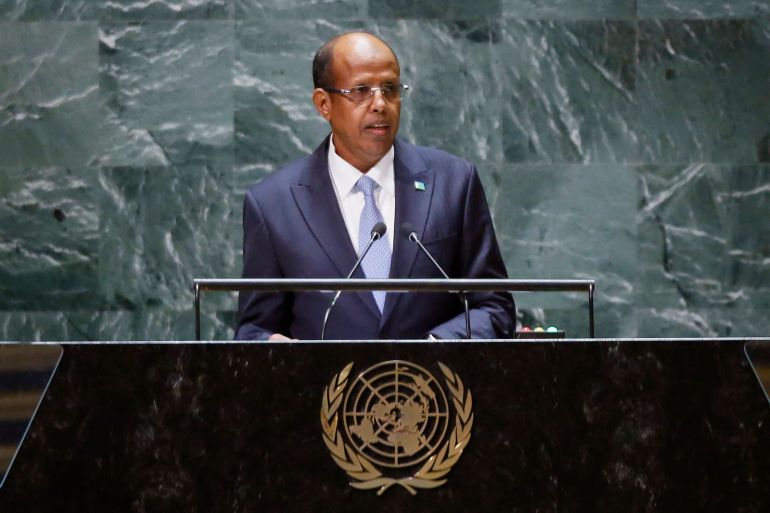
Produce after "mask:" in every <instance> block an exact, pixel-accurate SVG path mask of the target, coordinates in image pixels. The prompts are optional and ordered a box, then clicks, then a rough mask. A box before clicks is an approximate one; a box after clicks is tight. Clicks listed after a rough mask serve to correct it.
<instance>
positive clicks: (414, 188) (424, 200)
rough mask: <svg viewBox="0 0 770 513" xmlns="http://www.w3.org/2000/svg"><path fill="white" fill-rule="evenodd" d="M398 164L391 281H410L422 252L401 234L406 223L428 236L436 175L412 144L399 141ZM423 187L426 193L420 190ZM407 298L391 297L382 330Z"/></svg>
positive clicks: (383, 319)
mask: <svg viewBox="0 0 770 513" xmlns="http://www.w3.org/2000/svg"><path fill="white" fill-rule="evenodd" d="M394 145H395V148H396V151H395V160H394V163H393V168H394V173H395V185H396V215H395V226H394V227H393V228H392V230H391V234H392V236H393V237H394V244H393V257H392V258H391V265H390V277H391V278H408V277H409V275H410V273H411V271H412V267H413V266H414V261H415V259H416V258H417V252H418V250H419V248H418V247H417V244H415V243H413V242H410V241H409V240H407V238H406V237H405V236H404V235H403V234H402V233H401V231H400V227H401V225H402V224H404V223H411V224H412V225H413V226H414V228H415V230H416V231H417V233H418V235H420V236H422V234H423V233H425V226H426V224H427V222H428V213H429V212H430V206H431V201H432V198H433V189H434V187H433V186H434V183H435V182H434V179H435V173H434V171H433V170H432V169H428V168H427V167H426V165H425V162H424V161H423V160H422V159H421V158H420V156H419V155H418V154H417V152H416V151H415V150H414V148H413V147H412V146H410V145H409V144H406V143H403V142H401V141H399V140H398V139H396V141H395V143H394ZM421 184H422V185H424V187H425V190H421ZM403 295H404V294H388V295H387V296H386V300H385V308H384V311H383V316H382V323H381V326H382V325H384V324H385V322H386V321H387V320H388V317H389V316H390V314H391V313H392V312H393V310H394V309H395V307H396V305H397V304H398V301H399V300H400V298H401V296H403Z"/></svg>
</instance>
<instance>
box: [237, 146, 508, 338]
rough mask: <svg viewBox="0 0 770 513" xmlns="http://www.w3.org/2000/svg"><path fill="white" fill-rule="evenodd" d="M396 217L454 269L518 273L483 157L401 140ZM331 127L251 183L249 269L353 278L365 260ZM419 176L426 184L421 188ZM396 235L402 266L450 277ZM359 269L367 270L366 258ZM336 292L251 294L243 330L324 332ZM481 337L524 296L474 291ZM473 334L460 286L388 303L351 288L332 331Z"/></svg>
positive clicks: (249, 274) (467, 273)
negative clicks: (347, 210) (354, 236)
mask: <svg viewBox="0 0 770 513" xmlns="http://www.w3.org/2000/svg"><path fill="white" fill-rule="evenodd" d="M394 147H395V160H394V173H395V186H396V189H395V190H396V194H395V196H396V212H395V224H396V227H398V226H401V225H402V224H403V223H406V222H408V223H411V224H412V225H413V226H414V227H415V229H416V231H417V233H418V235H420V237H421V239H422V241H423V243H424V244H425V246H426V247H427V248H428V250H429V251H430V252H431V253H432V254H433V256H434V257H435V258H436V260H437V261H438V262H439V264H440V265H441V266H442V267H443V268H444V270H445V271H446V272H447V274H449V276H450V277H453V278H506V277H507V273H506V270H505V264H504V263H503V260H502V257H501V255H500V248H499V246H498V244H497V239H496V237H495V233H494V229H493V227H492V219H491V217H490V214H489V208H488V206H487V201H486V198H485V196H484V190H483V188H482V185H481V182H480V180H479V177H478V174H477V172H476V169H475V167H474V166H473V165H472V164H470V163H468V162H466V161H464V160H461V159H458V158H457V157H454V156H452V155H449V154H448V153H445V152H443V151H439V150H435V149H430V148H423V147H419V146H413V145H411V144H408V143H405V142H403V141H399V140H396V142H395V143H394ZM328 151H329V140H328V138H327V139H326V140H325V141H324V142H323V143H322V144H321V146H319V147H318V149H316V151H315V152H313V153H312V154H311V155H309V156H308V157H306V158H304V159H301V160H299V161H296V162H294V163H292V164H289V165H288V166H286V167H285V168H283V169H281V170H279V171H277V172H275V173H272V174H270V175H269V176H267V177H266V178H265V179H264V180H262V181H261V182H260V183H258V184H257V185H255V186H254V187H252V188H251V189H250V190H249V191H248V192H247V193H246V198H245V202H244V207H243V230H244V236H243V277H244V278H343V277H345V276H347V274H348V273H349V272H350V270H351V269H352V268H353V265H354V264H355V262H356V258H357V255H356V250H355V249H354V247H353V244H352V243H351V241H350V236H349V235H348V231H347V228H346V227H345V222H344V220H343V217H342V213H341V211H340V208H339V204H338V202H337V197H336V196H335V193H334V187H333V185H332V182H331V178H330V177H329V166H328ZM415 182H422V183H423V184H425V190H424V191H422V190H419V188H418V187H416V185H415ZM387 228H388V232H387V233H388V234H389V236H391V237H394V247H393V256H392V260H391V270H390V277H391V278H440V277H441V275H440V273H439V272H438V271H437V270H436V269H435V267H434V266H433V264H432V263H431V262H430V261H429V260H428V259H427V257H426V256H425V255H424V254H421V253H418V250H419V248H418V247H417V245H416V244H415V243H413V242H411V241H409V240H407V239H406V238H405V237H403V236H402V235H401V234H400V233H399V230H398V229H397V228H396V229H394V227H392V226H388V227H387ZM354 277H356V278H364V277H365V276H364V275H363V272H362V271H361V269H359V270H358V271H357V272H356V274H354ZM330 299H331V295H330V294H329V293H328V292H327V293H322V292H296V293H288V294H283V293H261V292H260V293H253V292H243V293H241V295H240V297H239V301H238V304H239V319H238V327H237V330H236V338H237V339H240V340H254V339H266V338H267V337H269V336H270V335H271V334H272V333H282V334H284V335H286V336H288V337H291V338H297V339H319V338H320V336H321V325H322V323H323V316H324V313H325V311H326V309H327V307H328V306H329V301H330ZM469 301H470V303H471V308H472V310H471V328H472V334H473V337H474V338H508V337H510V336H511V333H512V331H513V326H514V321H513V319H514V317H515V307H514V303H513V298H512V297H511V295H510V294H508V293H477V294H471V295H470V296H469ZM428 333H433V334H434V335H436V336H438V337H440V338H462V337H463V336H464V334H465V321H464V314H463V308H462V303H461V302H460V301H459V300H458V298H457V296H456V295H454V294H438V293H431V294H425V293H389V294H388V295H387V297H386V300H385V307H384V311H383V313H382V314H380V312H379V310H378V309H377V305H376V303H375V301H374V297H373V296H372V294H371V293H370V292H343V293H342V295H341V296H340V299H339V301H338V302H337V304H336V306H335V307H334V310H333V311H332V313H331V315H330V317H329V322H328V324H327V327H326V338H327V339H330V340H334V339H339V340H343V339H405V338H412V339H414V338H425V337H426V336H427V335H428Z"/></svg>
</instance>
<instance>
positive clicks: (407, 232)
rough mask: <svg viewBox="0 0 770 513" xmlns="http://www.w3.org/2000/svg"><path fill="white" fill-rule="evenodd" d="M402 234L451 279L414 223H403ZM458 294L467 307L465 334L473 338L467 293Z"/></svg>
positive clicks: (468, 337) (445, 276)
mask: <svg viewBox="0 0 770 513" xmlns="http://www.w3.org/2000/svg"><path fill="white" fill-rule="evenodd" d="M400 230H401V234H402V235H403V236H404V237H406V238H407V239H409V240H410V241H412V242H414V243H415V244H417V246H419V247H420V249H421V250H422V252H423V253H425V256H427V257H428V258H429V259H430V261H431V262H433V265H434V266H436V269H438V270H439V272H440V273H441V274H442V275H443V276H444V278H446V279H447V280H449V279H450V278H449V275H448V274H447V273H445V272H444V269H442V268H441V266H440V265H438V262H436V259H435V258H433V255H431V254H430V251H428V249H427V248H426V247H425V246H423V244H422V242H421V241H420V237H419V236H418V235H417V231H416V230H415V229H414V226H412V223H404V224H402V225H401V228H400ZM457 295H458V296H459V298H460V301H462V303H463V306H464V307H465V335H466V338H467V339H470V338H471V314H470V309H469V308H468V298H467V297H466V295H465V292H463V291H460V292H458V293H457Z"/></svg>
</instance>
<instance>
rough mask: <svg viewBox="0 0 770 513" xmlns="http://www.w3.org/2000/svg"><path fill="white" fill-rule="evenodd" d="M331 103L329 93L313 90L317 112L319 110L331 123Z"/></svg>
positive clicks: (319, 89)
mask: <svg viewBox="0 0 770 513" xmlns="http://www.w3.org/2000/svg"><path fill="white" fill-rule="evenodd" d="M330 102H331V98H329V93H327V92H326V91H324V90H323V89H321V88H318V89H314V90H313V105H315V110H317V111H318V113H319V114H320V115H321V116H322V117H323V118H324V119H325V120H326V121H329V118H330V117H331V115H330V114H329V109H330V107H331V105H330Z"/></svg>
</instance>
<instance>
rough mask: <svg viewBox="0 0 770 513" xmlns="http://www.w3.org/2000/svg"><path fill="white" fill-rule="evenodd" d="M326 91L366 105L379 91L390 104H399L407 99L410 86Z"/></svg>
mask: <svg viewBox="0 0 770 513" xmlns="http://www.w3.org/2000/svg"><path fill="white" fill-rule="evenodd" d="M323 90H324V91H328V92H330V93H337V94H341V95H343V96H345V97H346V98H348V99H350V100H351V101H352V102H355V103H364V102H368V101H371V100H372V98H374V93H376V92H377V91H379V92H380V93H382V97H383V98H385V99H386V100H388V101H389V102H398V101H401V100H402V99H403V98H405V97H406V93H407V91H409V86H408V85H406V84H385V85H384V86H380V87H369V86H365V85H360V86H356V87H353V88H352V89H334V88H331V87H324V88H323Z"/></svg>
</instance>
